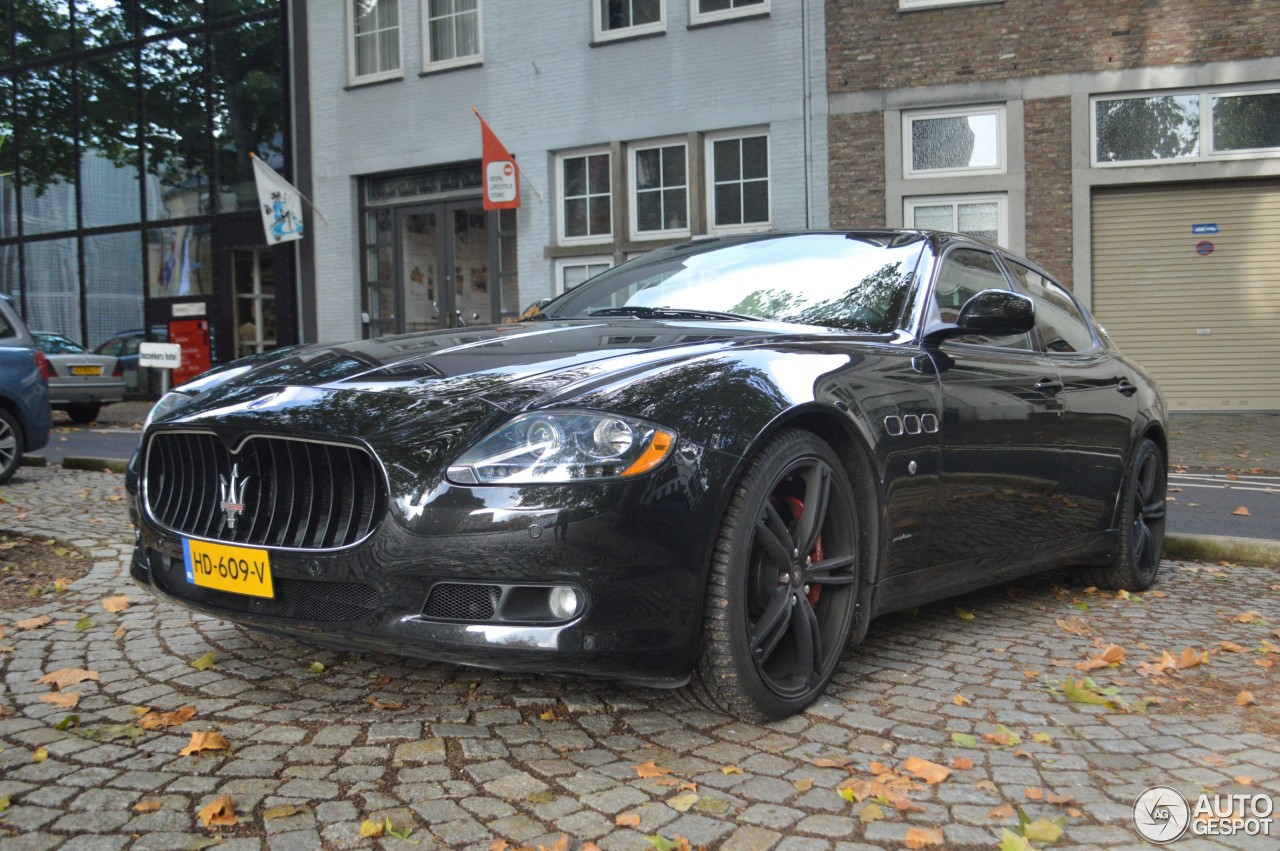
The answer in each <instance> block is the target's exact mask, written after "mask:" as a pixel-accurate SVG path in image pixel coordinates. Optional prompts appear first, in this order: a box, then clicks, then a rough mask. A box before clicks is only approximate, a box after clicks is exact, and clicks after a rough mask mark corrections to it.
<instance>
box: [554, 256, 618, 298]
mask: <svg viewBox="0 0 1280 851" xmlns="http://www.w3.org/2000/svg"><path fill="white" fill-rule="evenodd" d="M579 266H604V267H605V269H612V268H613V255H612V254H598V255H596V254H593V255H591V256H589V257H561V258H559V259H557V260H556V262H555V276H556V277H555V293H554V295H561V294H562V293H566V292H568V289H567V288H566V287H565V285H564V273H565V272H566V271H567V270H569V269H572V268H576V267H579ZM601 271H604V269H602V270H601ZM596 274H597V275H598V274H600V273H599V272H597V273H596Z"/></svg>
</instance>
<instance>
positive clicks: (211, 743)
mask: <svg viewBox="0 0 1280 851" xmlns="http://www.w3.org/2000/svg"><path fill="white" fill-rule="evenodd" d="M227 750H231V743H230V742H228V741H227V739H226V736H223V735H222V734H221V733H219V732H216V731H214V730H205V731H203V732H196V733H192V734H191V741H190V742H188V743H187V746H186V747H185V748H183V749H182V750H180V751H178V753H179V755H181V756H191V755H192V754H196V753H200V752H201V751H227Z"/></svg>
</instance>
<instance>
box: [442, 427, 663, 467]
mask: <svg viewBox="0 0 1280 851" xmlns="http://www.w3.org/2000/svg"><path fill="white" fill-rule="evenodd" d="M675 443H676V436H675V433H674V432H671V431H667V430H666V429H663V428H660V427H658V426H656V425H654V424H652V423H647V422H644V421H643V420H637V419H634V418H632V417H622V416H618V415H617V414H600V413H595V412H592V411H550V412H540V413H536V414H521V415H520V416H518V417H516V418H515V419H514V420H512V421H511V422H509V423H507V424H506V425H504V426H502V428H500V429H498V430H497V431H495V432H494V433H493V434H491V435H489V436H488V437H486V438H485V439H484V440H482V441H480V442H479V443H478V444H476V445H475V446H473V447H472V448H471V449H470V450H468V451H467V452H466V453H464V454H463V455H462V457H461V458H459V459H458V460H457V461H456V462H454V463H453V464H452V465H451V466H450V467H449V474H448V475H449V480H450V481H452V482H454V483H455V484H460V485H509V484H525V483H538V484H544V483H545V484H550V483H556V482H580V481H590V480H598V479H616V478H627V477H630V476H638V475H640V474H641V473H647V472H648V471H650V470H652V469H653V468H654V467H656V466H658V465H659V464H660V463H662V460H663V459H664V458H666V457H667V456H668V455H670V454H671V450H672V448H673V447H674V446H675Z"/></svg>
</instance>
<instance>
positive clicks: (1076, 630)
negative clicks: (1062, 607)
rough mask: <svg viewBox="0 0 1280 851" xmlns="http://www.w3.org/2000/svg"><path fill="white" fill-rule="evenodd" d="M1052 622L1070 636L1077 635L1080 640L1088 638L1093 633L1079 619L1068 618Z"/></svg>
mask: <svg viewBox="0 0 1280 851" xmlns="http://www.w3.org/2000/svg"><path fill="white" fill-rule="evenodd" d="M1054 622H1055V623H1056V624H1057V625H1058V626H1059V627H1061V628H1062V629H1063V631H1065V632H1069V633H1071V634H1072V635H1078V636H1080V637H1081V638H1088V637H1089V636H1091V635H1093V631H1092V630H1091V629H1089V625H1088V624H1087V623H1085V622H1084V621H1082V620H1080V618H1077V617H1070V618H1066V619H1065V620H1062V619H1059V620H1057V621H1054Z"/></svg>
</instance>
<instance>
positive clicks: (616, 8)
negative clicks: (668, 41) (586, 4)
mask: <svg viewBox="0 0 1280 851" xmlns="http://www.w3.org/2000/svg"><path fill="white" fill-rule="evenodd" d="M592 10H593V17H594V20H595V40H596V41H607V40H609V39H614V38H629V37H631V36H637V35H648V34H649V33H657V32H663V31H664V30H666V28H667V15H666V0H592Z"/></svg>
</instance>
